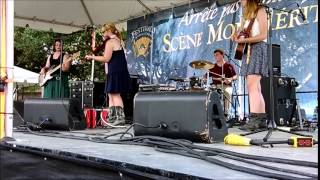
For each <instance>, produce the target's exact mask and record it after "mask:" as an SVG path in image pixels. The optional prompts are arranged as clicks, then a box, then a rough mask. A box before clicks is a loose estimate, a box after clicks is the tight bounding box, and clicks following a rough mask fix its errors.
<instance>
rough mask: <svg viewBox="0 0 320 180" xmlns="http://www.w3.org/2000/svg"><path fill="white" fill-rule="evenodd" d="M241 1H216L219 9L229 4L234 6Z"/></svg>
mask: <svg viewBox="0 0 320 180" xmlns="http://www.w3.org/2000/svg"><path fill="white" fill-rule="evenodd" d="M238 1H239V0H217V1H216V4H217V7H220V6H224V5H227V4H232V3H235V2H238Z"/></svg>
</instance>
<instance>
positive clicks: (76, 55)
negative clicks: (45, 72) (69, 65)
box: [70, 51, 80, 60]
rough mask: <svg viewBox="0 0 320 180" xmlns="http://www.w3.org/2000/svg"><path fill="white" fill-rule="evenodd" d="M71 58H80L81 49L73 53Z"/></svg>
mask: <svg viewBox="0 0 320 180" xmlns="http://www.w3.org/2000/svg"><path fill="white" fill-rule="evenodd" d="M70 58H71V59H72V60H75V59H79V58H80V51H78V52H76V53H73V54H72V55H71V57H70Z"/></svg>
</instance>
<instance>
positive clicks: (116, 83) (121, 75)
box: [104, 49, 130, 93]
mask: <svg viewBox="0 0 320 180" xmlns="http://www.w3.org/2000/svg"><path fill="white" fill-rule="evenodd" d="M129 91H130V74H129V71H128V66H127V60H126V56H125V54H124V50H123V49H121V50H116V51H113V52H112V56H111V59H110V61H109V62H108V75H107V81H106V86H105V89H104V92H105V93H124V92H129Z"/></svg>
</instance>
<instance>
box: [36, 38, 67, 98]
mask: <svg viewBox="0 0 320 180" xmlns="http://www.w3.org/2000/svg"><path fill="white" fill-rule="evenodd" d="M53 52H54V53H53V54H51V55H50V56H49V57H48V59H47V62H46V65H45V66H44V67H43V68H42V69H41V71H40V74H41V75H44V74H45V73H46V72H47V71H48V70H49V69H50V68H54V67H56V66H58V65H60V56H61V40H59V39H56V40H55V41H54V48H53ZM67 56H68V55H67V54H65V53H62V59H63V63H62V68H61V70H62V73H61V95H60V70H57V71H56V72H54V73H53V74H51V76H53V78H52V79H50V80H48V81H47V82H46V83H45V85H44V94H43V97H44V98H69V82H68V77H69V69H70V64H71V63H70V61H67V58H68V57H67Z"/></svg>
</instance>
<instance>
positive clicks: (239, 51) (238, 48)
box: [234, 18, 255, 60]
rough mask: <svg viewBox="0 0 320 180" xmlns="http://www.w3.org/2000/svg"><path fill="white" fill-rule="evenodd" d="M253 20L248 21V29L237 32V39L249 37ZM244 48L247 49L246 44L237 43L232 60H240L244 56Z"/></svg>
mask: <svg viewBox="0 0 320 180" xmlns="http://www.w3.org/2000/svg"><path fill="white" fill-rule="evenodd" d="M254 20H255V18H252V19H251V20H250V23H249V25H248V27H247V28H245V29H243V30H242V31H240V32H239V34H238V36H237V38H238V39H242V38H248V37H250V34H251V29H252V26H253V23H254ZM246 47H247V43H238V44H237V45H236V49H235V54H234V59H237V60H242V56H243V54H244V51H245V49H246Z"/></svg>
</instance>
